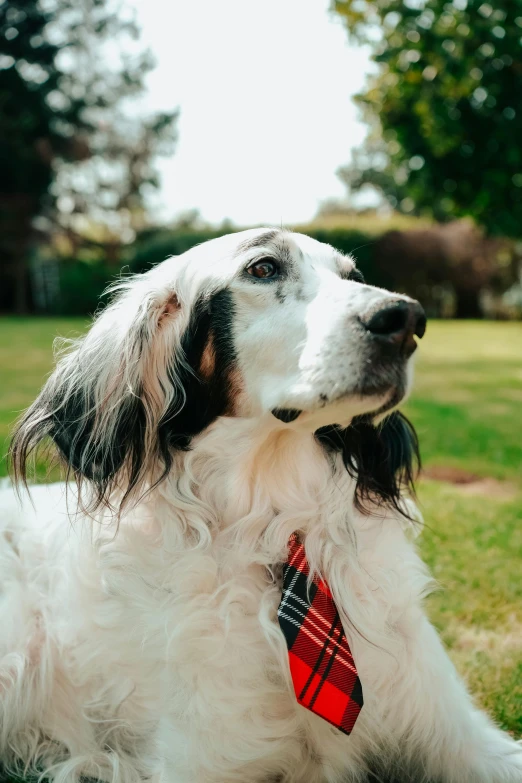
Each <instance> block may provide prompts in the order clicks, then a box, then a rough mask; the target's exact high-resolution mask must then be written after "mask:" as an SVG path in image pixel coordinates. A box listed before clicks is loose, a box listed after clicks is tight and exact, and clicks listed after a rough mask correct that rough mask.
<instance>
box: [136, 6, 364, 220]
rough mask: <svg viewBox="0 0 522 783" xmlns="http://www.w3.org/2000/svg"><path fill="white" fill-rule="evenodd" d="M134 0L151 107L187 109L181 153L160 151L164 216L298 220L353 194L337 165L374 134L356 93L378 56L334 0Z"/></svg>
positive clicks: (183, 113) (183, 114)
mask: <svg viewBox="0 0 522 783" xmlns="http://www.w3.org/2000/svg"><path fill="white" fill-rule="evenodd" d="M131 4H132V5H134V6H135V8H136V10H137V14H138V21H139V23H140V25H141V26H142V38H141V43H142V44H143V45H144V46H148V47H150V48H151V50H152V52H153V54H154V56H155V58H156V61H157V68H156V69H155V71H153V72H152V73H151V74H150V76H149V78H148V81H147V86H148V90H149V94H148V96H147V99H146V106H147V108H148V109H149V108H151V109H170V108H172V107H174V106H179V107H180V109H181V117H180V121H179V125H178V130H179V142H178V146H177V149H176V153H175V155H174V156H173V157H172V158H171V159H165V158H161V159H160V160H159V170H160V172H161V178H162V189H161V191H160V194H159V197H155V199H154V204H155V205H156V207H157V208H158V209H159V210H160V211H161V217H162V218H166V219H169V218H172V217H173V216H174V215H175V214H176V213H179V212H181V211H185V210H188V209H191V208H193V207H194V208H197V209H199V210H200V212H201V214H202V216H203V218H205V219H206V220H208V221H211V222H219V221H221V220H223V219H224V218H230V219H231V220H233V222H234V223H236V224H239V225H247V224H252V223H262V222H267V223H280V222H283V223H294V222H299V221H303V220H307V219H309V218H311V217H312V216H313V215H314V213H315V211H316V209H317V206H318V204H319V202H320V201H321V200H324V199H326V198H330V197H343V196H344V195H345V189H344V187H343V186H342V185H341V183H340V182H339V180H338V179H337V177H336V174H335V171H336V169H337V168H338V167H339V166H340V165H341V164H343V163H345V162H346V161H347V160H348V159H349V157H350V150H351V148H352V147H354V146H356V145H358V144H360V143H361V141H362V139H363V138H364V136H365V133H366V128H365V126H364V125H363V124H362V123H361V122H360V121H359V120H358V110H357V108H356V107H355V105H354V104H353V102H352V100H351V96H353V95H354V93H356V92H358V91H359V90H360V89H361V88H362V86H363V84H364V80H365V75H366V73H368V71H369V69H370V64H369V59H368V52H367V50H366V49H364V48H362V47H358V46H355V45H350V44H348V41H347V36H346V32H345V30H344V29H343V27H342V24H341V23H340V21H339V20H338V19H336V18H335V17H332V15H331V14H329V12H328V7H329V0H256V2H253V0H131ZM159 216H160V215H158V217H159Z"/></svg>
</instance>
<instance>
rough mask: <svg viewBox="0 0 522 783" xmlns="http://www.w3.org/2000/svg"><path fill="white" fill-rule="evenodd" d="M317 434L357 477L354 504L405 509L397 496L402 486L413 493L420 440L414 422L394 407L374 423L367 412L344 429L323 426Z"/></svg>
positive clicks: (418, 466) (366, 507)
mask: <svg viewBox="0 0 522 783" xmlns="http://www.w3.org/2000/svg"><path fill="white" fill-rule="evenodd" d="M315 435H316V438H317V439H318V440H319V441H320V443H322V444H323V446H324V447H325V449H327V450H329V451H337V452H339V453H340V454H341V455H342V459H343V463H344V466H345V468H346V470H347V471H348V472H349V473H350V475H351V476H353V477H354V478H355V479H356V481H357V486H356V490H355V505H356V507H357V508H359V509H360V510H363V511H364V510H368V507H369V505H375V504H377V505H379V504H382V505H387V506H391V507H393V508H395V509H397V510H398V511H400V512H401V513H404V511H403V509H402V508H401V505H400V500H401V497H402V494H403V492H404V490H405V489H406V490H410V491H411V492H412V493H413V484H414V480H415V477H416V475H417V472H418V470H419V468H420V454H419V442H418V439H417V434H416V432H415V430H414V428H413V425H412V424H411V423H410V422H409V421H408V419H407V418H406V417H405V416H404V415H403V414H402V413H398V412H397V411H394V412H393V413H392V414H391V415H390V416H388V417H387V418H386V419H385V420H384V421H383V422H382V423H381V424H379V425H378V426H376V427H374V425H373V424H372V423H371V421H370V418H369V417H368V416H361V417H358V418H356V419H354V420H353V422H352V424H351V425H350V426H349V427H346V428H345V429H341V427H339V426H337V425H334V426H330V427H322V428H321V429H319V430H317V432H316V433H315Z"/></svg>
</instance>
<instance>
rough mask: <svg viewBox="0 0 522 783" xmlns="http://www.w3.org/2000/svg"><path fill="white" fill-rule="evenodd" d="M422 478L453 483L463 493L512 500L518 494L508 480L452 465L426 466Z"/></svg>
mask: <svg viewBox="0 0 522 783" xmlns="http://www.w3.org/2000/svg"><path fill="white" fill-rule="evenodd" d="M422 478H427V479H431V480H432V481H445V482H447V483H448V484H453V485H455V486H456V487H457V488H458V490H459V492H461V494H463V495H471V496H473V495H482V496H485V497H492V498H498V499H499V500H512V499H513V498H514V497H515V496H516V494H517V488H516V487H515V486H514V485H513V484H510V483H509V482H508V481H499V480H498V479H495V478H491V477H489V476H478V475H477V474H476V473H471V472H470V471H469V470H464V469H463V468H455V467H452V466H445V465H433V466H432V467H429V468H425V469H424V470H423V471H422Z"/></svg>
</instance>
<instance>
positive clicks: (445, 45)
mask: <svg viewBox="0 0 522 783" xmlns="http://www.w3.org/2000/svg"><path fill="white" fill-rule="evenodd" d="M334 7H335V10H336V11H337V13H339V14H340V15H341V16H342V17H343V19H344V20H345V23H346V26H347V29H348V31H349V33H350V34H351V35H352V36H354V37H355V38H357V39H358V40H361V41H364V42H366V43H367V44H369V45H370V46H371V47H372V49H373V61H374V63H375V64H376V66H377V68H376V73H375V74H374V75H373V76H371V77H370V79H369V83H368V86H367V89H366V91H365V93H364V94H362V95H359V96H358V101H359V102H360V104H361V105H362V107H363V113H364V116H365V118H366V119H367V121H368V122H369V124H370V133H369V135H368V138H367V141H366V143H365V145H364V146H363V148H362V149H360V150H359V151H358V152H356V153H355V154H354V158H353V161H352V164H351V165H350V166H347V167H345V168H343V169H342V170H341V172H340V173H341V177H342V178H343V179H344V181H345V182H346V183H347V185H348V186H349V187H351V188H353V189H360V188H361V187H363V186H365V185H368V184H370V185H373V186H375V187H376V188H377V189H378V190H380V191H381V192H382V193H383V194H384V195H385V197H386V198H387V199H388V200H389V201H390V203H391V204H392V205H393V206H394V207H396V208H398V209H400V210H401V211H403V212H410V213H411V212H417V213H427V214H431V215H433V216H434V217H435V218H437V219H439V220H447V219H448V218H455V217H461V216H465V215H471V216H472V217H473V218H474V219H475V220H476V221H477V222H479V223H480V224H482V225H484V226H485V227H486V229H487V230H488V231H490V232H491V233H496V234H504V235H508V236H521V235H522V144H521V143H520V140H521V139H522V0H503V2H502V3H493V1H492V0H490V2H484V1H483V0H453V1H452V2H448V1H447V0H334Z"/></svg>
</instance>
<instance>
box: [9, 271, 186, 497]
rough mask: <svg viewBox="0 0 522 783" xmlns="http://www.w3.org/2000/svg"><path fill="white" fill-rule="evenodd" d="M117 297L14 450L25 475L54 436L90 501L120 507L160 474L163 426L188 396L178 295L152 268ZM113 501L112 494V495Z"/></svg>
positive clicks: (17, 472)
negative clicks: (182, 379) (176, 365)
mask: <svg viewBox="0 0 522 783" xmlns="http://www.w3.org/2000/svg"><path fill="white" fill-rule="evenodd" d="M115 289H116V290H117V296H116V299H115V300H114V302H113V303H112V304H111V305H110V306H109V307H107V308H106V309H105V310H104V311H103V312H102V313H101V315H100V316H99V317H98V318H97V320H96V321H95V322H94V324H93V326H92V328H91V330H90V331H89V333H88V334H87V336H86V337H85V338H83V339H82V340H79V341H76V342H74V343H72V344H71V345H70V346H69V349H68V350H67V351H66V352H65V354H64V355H63V356H62V358H61V359H60V361H59V362H58V364H57V367H56V369H55V371H54V372H53V374H52V375H51V377H50V378H49V380H48V381H47V383H46V384H45V386H44V388H43V390H42V392H41V393H40V395H39V397H38V398H37V400H36V401H35V402H34V403H33V405H32V406H31V407H30V408H29V410H28V411H27V412H26V413H25V415H24V416H23V418H22V419H21V421H20V422H19V424H18V426H17V429H16V431H15V434H14V437H13V439H12V442H11V447H10V457H11V462H12V466H13V470H14V476H15V480H16V481H17V482H19V481H22V482H24V483H26V482H27V470H28V460H29V456H30V455H31V453H32V452H34V450H35V449H36V448H37V447H38V445H39V444H40V443H41V442H42V441H43V440H45V439H47V438H48V437H50V438H52V440H54V442H55V444H56V446H57V447H58V451H59V453H60V455H61V457H62V458H63V460H64V462H65V464H66V466H67V470H68V473H70V472H71V471H72V473H73V474H74V476H75V478H76V479H77V481H78V483H79V484H81V483H82V481H84V480H85V479H88V480H89V490H88V493H89V494H88V496H86V495H85V493H82V501H83V505H84V507H86V508H88V509H89V510H94V509H96V508H97V507H99V506H100V505H102V504H105V505H107V506H109V507H110V505H111V499H113V498H114V497H115V496H116V498H117V499H116V501H115V502H116V505H117V507H118V508H119V509H121V508H122V507H123V505H124V504H125V503H126V501H127V500H128V499H129V498H130V497H131V496H133V495H135V494H136V493H140V492H141V491H143V489H144V488H145V487H146V486H147V485H150V483H151V482H154V481H155V480H156V479H157V476H156V475H155V471H157V470H158V460H157V459H156V458H157V456H158V454H157V450H158V441H157V438H156V437H155V435H156V432H157V427H158V424H159V422H160V421H161V419H162V417H163V416H164V414H165V412H166V411H167V410H173V409H174V408H175V407H176V406H177V405H180V406H181V405H183V399H182V396H183V390H182V389H180V388H178V387H176V383H175V374H174V373H173V372H172V371H171V365H172V361H173V360H174V357H175V356H176V353H177V351H178V349H179V345H180V335H181V329H182V325H181V320H182V319H180V317H179V309H180V307H179V303H178V300H177V297H176V295H175V294H174V292H173V291H168V290H166V289H165V288H164V287H161V288H156V289H155V288H154V286H153V285H152V282H151V279H150V277H149V276H147V275H143V276H141V277H140V278H132V279H129V280H128V281H125V282H124V283H121V284H119V285H117V286H115ZM113 502H114V501H113Z"/></svg>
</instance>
